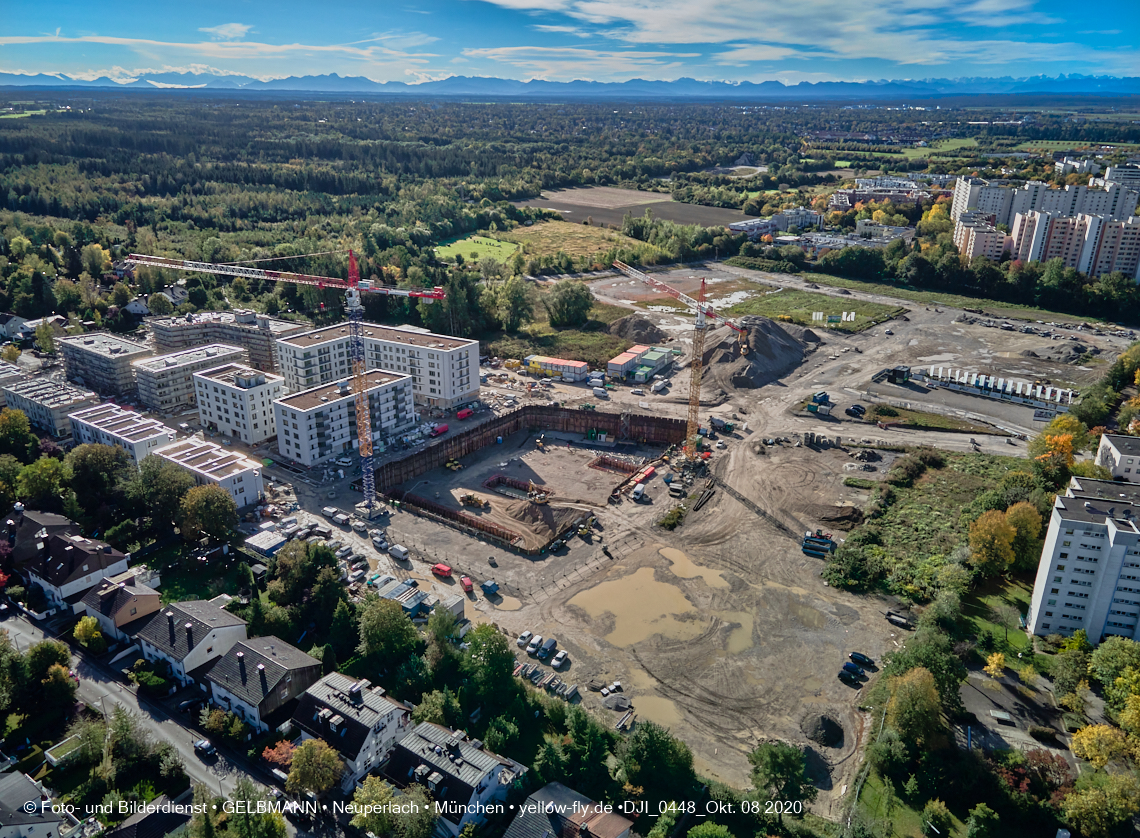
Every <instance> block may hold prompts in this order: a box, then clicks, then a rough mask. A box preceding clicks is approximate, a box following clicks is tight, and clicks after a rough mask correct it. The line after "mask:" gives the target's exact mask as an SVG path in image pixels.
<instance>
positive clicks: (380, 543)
mask: <svg viewBox="0 0 1140 838" xmlns="http://www.w3.org/2000/svg"><path fill="white" fill-rule="evenodd" d="M372 546H373V547H375V548H376V549H377V550H379V551H380V552H381V553H383V552H384V551H385V550H387V549H388V542H387V541H385V540H384V539H383V538H374V539H372Z"/></svg>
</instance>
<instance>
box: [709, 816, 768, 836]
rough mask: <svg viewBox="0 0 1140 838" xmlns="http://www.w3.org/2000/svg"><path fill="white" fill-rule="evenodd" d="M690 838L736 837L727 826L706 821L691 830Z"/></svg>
mask: <svg viewBox="0 0 1140 838" xmlns="http://www.w3.org/2000/svg"><path fill="white" fill-rule="evenodd" d="M781 817H782V816H781ZM688 838H734V836H733V834H732V833H731V832H729V831H728V827H727V826H724V825H723V824H719V823H713V822H712V821H705V822H704V823H700V824H697V825H696V826H694V827H693V828H692V829H690V830H689V836H688Z"/></svg>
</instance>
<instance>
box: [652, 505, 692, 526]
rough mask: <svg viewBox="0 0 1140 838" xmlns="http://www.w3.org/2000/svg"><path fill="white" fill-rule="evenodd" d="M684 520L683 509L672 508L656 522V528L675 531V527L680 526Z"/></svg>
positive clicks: (680, 507) (679, 507)
mask: <svg viewBox="0 0 1140 838" xmlns="http://www.w3.org/2000/svg"><path fill="white" fill-rule="evenodd" d="M684 520H685V507H683V506H674V507H673V508H672V509H670V510H669V511H668V512H666V513H665V514H664V515H663V516H661V520H660V521H658V522H657V526H659V527H662V528H664V529H667V530H675V529H677V527H679V526H681V523H682V522H683V521H684Z"/></svg>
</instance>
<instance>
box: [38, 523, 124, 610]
mask: <svg viewBox="0 0 1140 838" xmlns="http://www.w3.org/2000/svg"><path fill="white" fill-rule="evenodd" d="M37 546H38V553H37V556H36V561H34V562H31V563H30V564H28V565H27V567H26V573H27V576H28V581H29V582H31V583H32V584H33V585H38V586H39V587H40V588H42V589H43V592H44V594H45V595H46V596H47V598H48V600H49V601H50V602H51V604H52V605H53V606H54V607H56V608H70V609H73V610H75V611H82V610H83V606H82V601H83V597H84V595H85V594H86V593H87V591H88V590H90V589H91V588H93V587H94V586H96V585H98V584H99V583H100V582H102V581H103V580H104V579H105V578H107V577H108V576H115V575H117V574H119V573H123V572H125V571H126V569H127V562H128V561H129V560H130V555H129V554H124V553H120V552H119V551H118V550H116V549H115V548H113V547H112V546H111V545H110V544H106V543H104V542H102V541H96V540H95V539H91V538H84V537H83V536H81V535H75V534H55V535H44V536H43V537H42V538H41V539H39V544H38V545H37Z"/></svg>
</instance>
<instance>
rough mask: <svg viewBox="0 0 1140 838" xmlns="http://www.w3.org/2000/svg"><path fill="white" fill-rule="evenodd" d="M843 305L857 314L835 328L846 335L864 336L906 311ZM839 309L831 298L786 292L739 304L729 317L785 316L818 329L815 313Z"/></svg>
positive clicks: (855, 303)
mask: <svg viewBox="0 0 1140 838" xmlns="http://www.w3.org/2000/svg"><path fill="white" fill-rule="evenodd" d="M842 305H843V308H844V310H845V311H854V312H855V320H854V321H853V322H849V323H837V324H835V326H834V328H837V329H841V330H842V331H846V332H861V331H863V330H864V329H869V328H870V327H871V326H874V325H875V324H877V323H882V322H883V321H884V320H890V319H891V318H893V317H897V316H898V315H899V314H902V313H903V312H904V311H905V309H903V308H899V307H898V306H888V305H883V304H881V303H871V302H866V301H863V300H843V303H842ZM835 306H836V300H835V297H831V296H828V295H827V294H816V293H813V292H811V291H793V290H787V289H785V290H782V291H775V292H772V293H770V294H763V295H761V296H757V297H753V298H752V299H750V300H745V301H744V302H742V303H737V304H736V305H734V306H732V307H731V308H729V309H727V313H728V314H730V315H732V316H734V317H741V316H744V315H746V314H762V315H764V316H765V317H771V318H776V317H779V316H781V315H785V316H787V317H790V318H791V319H792V322H793V323H798V324H800V325H801V326H813V325H814V326H817V327H818V326H821V325H822V324H820V323H814V322H813V321H812V319H811V317H812V312H816V311H827V312H831V311H833V310H834V309H835Z"/></svg>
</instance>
